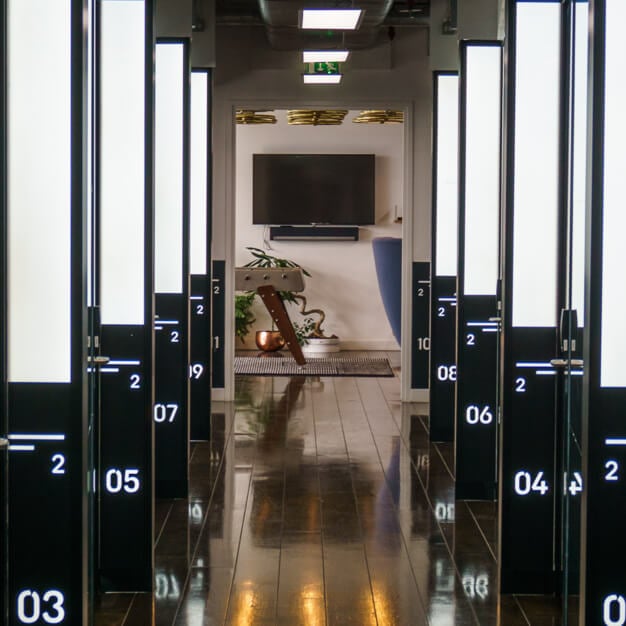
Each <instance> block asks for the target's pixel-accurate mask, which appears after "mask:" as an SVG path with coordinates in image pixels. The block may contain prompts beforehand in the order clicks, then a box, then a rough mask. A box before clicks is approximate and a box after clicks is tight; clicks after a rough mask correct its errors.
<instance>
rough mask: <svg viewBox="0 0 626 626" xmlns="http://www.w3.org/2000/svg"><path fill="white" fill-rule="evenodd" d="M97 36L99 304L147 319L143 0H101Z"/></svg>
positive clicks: (119, 317) (116, 316)
mask: <svg viewBox="0 0 626 626" xmlns="http://www.w3.org/2000/svg"><path fill="white" fill-rule="evenodd" d="M100 28H101V36H100V133H99V147H100V180H99V188H100V305H101V321H102V323H103V324H143V323H144V282H145V277H144V247H145V246H144V231H145V227H144V211H145V206H144V205H145V191H144V185H145V168H146V165H145V93H144V92H145V87H144V84H145V73H146V69H145V35H144V31H145V6H144V2H140V1H133V2H128V1H124V2H122V1H120V0H104V1H103V2H102V3H101V27H100Z"/></svg>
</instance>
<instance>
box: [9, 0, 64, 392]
mask: <svg viewBox="0 0 626 626" xmlns="http://www.w3.org/2000/svg"><path fill="white" fill-rule="evenodd" d="M7 12H8V61H7V65H8V67H7V70H8V97H7V105H8V120H7V121H8V128H7V135H8V137H7V139H8V146H7V148H8V154H7V159H8V190H7V191H8V266H9V267H8V283H9V284H8V346H9V350H8V352H9V354H8V375H9V381H10V382H50V383H65V382H70V371H71V369H70V365H71V363H70V352H71V338H70V325H71V319H70V295H71V294H70V278H71V265H70V261H71V240H70V235H71V232H70V230H71V228H70V227H71V152H70V148H71V117H70V116H71V102H70V100H71V74H70V71H71V68H70V62H71V58H70V57H71V55H70V45H71V2H70V0H57V1H56V2H50V0H9V2H8V3H7Z"/></svg>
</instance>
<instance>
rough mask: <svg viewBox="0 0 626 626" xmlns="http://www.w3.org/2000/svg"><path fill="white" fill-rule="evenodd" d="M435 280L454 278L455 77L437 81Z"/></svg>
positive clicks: (456, 103) (456, 212)
mask: <svg viewBox="0 0 626 626" xmlns="http://www.w3.org/2000/svg"><path fill="white" fill-rule="evenodd" d="M435 132H436V133H437V134H436V141H437V188H436V194H437V195H436V200H437V224H436V230H435V237H436V255H437V256H436V259H435V275H436V276H456V273H457V256H458V249H457V245H458V241H457V235H458V232H457V231H458V205H459V195H458V193H459V189H458V174H459V77H458V76H452V75H449V76H448V75H442V76H438V77H437V128H436V129H435Z"/></svg>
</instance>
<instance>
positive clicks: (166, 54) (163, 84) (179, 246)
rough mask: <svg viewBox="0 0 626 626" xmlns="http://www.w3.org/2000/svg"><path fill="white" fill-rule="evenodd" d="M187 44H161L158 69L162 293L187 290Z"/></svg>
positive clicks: (157, 272) (157, 277)
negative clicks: (184, 197)
mask: <svg viewBox="0 0 626 626" xmlns="http://www.w3.org/2000/svg"><path fill="white" fill-rule="evenodd" d="M183 53H184V47H183V44H182V43H157V45H156V68H155V250H154V255H155V268H154V282H155V291H156V292H157V293H182V291H183V81H184V78H185V77H184V68H183Z"/></svg>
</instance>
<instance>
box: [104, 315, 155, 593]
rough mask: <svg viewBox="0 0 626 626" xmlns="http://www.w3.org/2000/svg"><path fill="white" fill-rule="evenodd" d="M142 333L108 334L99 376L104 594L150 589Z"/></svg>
mask: <svg viewBox="0 0 626 626" xmlns="http://www.w3.org/2000/svg"><path fill="white" fill-rule="evenodd" d="M150 333H151V329H150V328H145V327H144V326H135V327H133V326H121V325H118V326H105V327H103V328H102V330H101V342H102V345H103V346H105V347H106V351H107V354H108V355H109V356H110V357H111V360H110V361H109V363H107V364H106V365H103V366H102V367H100V368H99V372H100V374H99V376H100V414H99V421H98V434H99V442H98V472H97V476H98V513H99V522H98V524H99V534H98V540H97V541H98V543H97V553H98V561H97V566H98V579H99V586H100V588H101V589H102V590H108V591H110V590H115V591H149V590H151V589H152V538H153V534H154V533H153V528H152V525H153V520H152V518H153V468H152V462H153V459H152V450H153V445H154V436H153V429H152V411H151V405H152V402H151V400H152V384H151V363H150V362H148V363H146V362H145V361H144V359H143V357H144V346H145V343H146V334H148V335H149V334H150Z"/></svg>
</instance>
